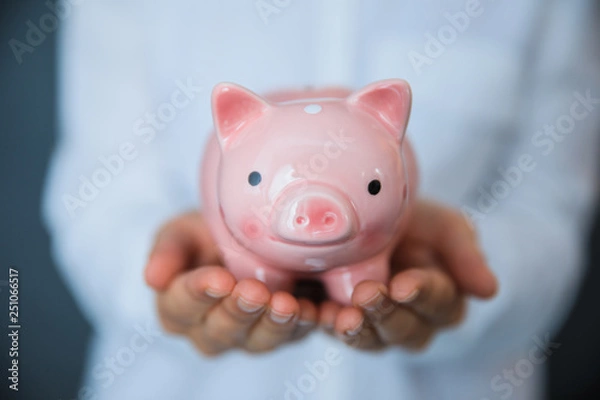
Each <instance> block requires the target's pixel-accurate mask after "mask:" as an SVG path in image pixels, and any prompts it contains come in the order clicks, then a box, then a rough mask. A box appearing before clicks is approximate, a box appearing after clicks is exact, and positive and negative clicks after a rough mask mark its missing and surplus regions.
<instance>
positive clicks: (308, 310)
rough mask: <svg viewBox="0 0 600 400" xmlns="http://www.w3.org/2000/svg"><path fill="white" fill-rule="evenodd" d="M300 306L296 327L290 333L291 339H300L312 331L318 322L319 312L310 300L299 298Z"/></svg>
mask: <svg viewBox="0 0 600 400" xmlns="http://www.w3.org/2000/svg"><path fill="white" fill-rule="evenodd" d="M298 305H299V306H300V316H299V317H298V321H296V328H295V329H294V332H293V333H292V340H298V339H302V338H303V337H304V336H306V335H307V334H308V333H309V332H310V331H312V330H313V329H314V328H315V326H316V325H317V322H318V317H319V313H318V310H317V306H316V305H315V303H313V302H312V301H310V300H308V299H305V298H300V299H298Z"/></svg>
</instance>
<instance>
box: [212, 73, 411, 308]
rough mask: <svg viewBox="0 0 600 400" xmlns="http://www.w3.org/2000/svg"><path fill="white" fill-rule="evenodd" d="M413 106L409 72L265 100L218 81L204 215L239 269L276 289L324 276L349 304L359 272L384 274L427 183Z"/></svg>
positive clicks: (229, 262)
mask: <svg viewBox="0 0 600 400" xmlns="http://www.w3.org/2000/svg"><path fill="white" fill-rule="evenodd" d="M410 107H411V91H410V87H409V85H408V84H407V83H406V82H405V81H403V80H399V79H390V80H384V81H379V82H376V83H372V84H370V85H368V86H366V87H365V88H363V89H362V90H359V91H357V92H354V93H353V92H351V91H349V90H346V89H343V88H325V89H306V90H297V91H287V92H277V93H273V94H271V95H267V96H264V97H261V96H259V95H257V94H255V93H253V92H251V91H249V90H247V89H245V88H243V87H241V86H238V85H235V84H231V83H221V84H218V85H217V86H216V87H215V88H214V90H213V93H212V113H213V119H214V125H215V131H214V134H213V135H212V136H211V139H210V141H209V142H208V144H207V147H206V153H205V157H204V161H203V165H202V173H201V179H202V183H201V186H202V198H203V212H204V214H205V218H206V221H207V223H208V226H209V229H210V230H211V232H212V234H213V236H214V238H215V240H216V242H217V244H218V247H219V249H220V251H221V253H222V257H223V261H224V263H225V265H226V267H227V268H229V269H230V270H231V272H232V273H233V275H234V276H235V277H236V278H237V279H238V280H239V279H243V278H256V279H258V280H261V281H263V282H264V283H265V284H266V285H267V287H268V288H269V289H270V290H271V291H276V290H286V291H291V290H293V287H294V283H295V282H296V281H297V280H298V279H317V280H321V281H322V282H323V284H324V287H325V289H326V291H327V293H328V296H329V297H330V298H331V299H333V300H335V301H337V302H339V303H342V304H350V303H351V295H352V292H353V289H354V287H355V285H356V284H358V283H359V282H360V281H363V280H367V279H369V280H377V281H381V282H384V283H385V282H386V281H387V280H388V277H389V273H390V267H389V259H390V256H391V253H392V251H393V249H394V247H395V245H396V244H397V243H398V241H399V240H400V239H401V235H402V233H403V231H404V230H405V228H406V226H407V222H408V218H409V217H410V213H411V206H412V203H413V199H414V196H415V193H416V189H417V168H416V162H415V158H414V155H413V152H412V149H411V146H410V145H409V143H408V141H407V139H405V138H404V133H405V130H406V125H407V122H408V118H409V114H410Z"/></svg>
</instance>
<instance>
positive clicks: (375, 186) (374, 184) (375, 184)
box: [369, 179, 381, 196]
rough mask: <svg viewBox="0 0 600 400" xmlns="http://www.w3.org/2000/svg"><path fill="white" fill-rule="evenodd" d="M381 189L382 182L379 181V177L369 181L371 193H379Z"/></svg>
mask: <svg viewBox="0 0 600 400" xmlns="http://www.w3.org/2000/svg"><path fill="white" fill-rule="evenodd" d="M380 190H381V182H379V181H378V180H377V179H373V180H372V181H371V182H369V193H371V194H372V195H373V196H375V195H376V194H377V193H379V191H380Z"/></svg>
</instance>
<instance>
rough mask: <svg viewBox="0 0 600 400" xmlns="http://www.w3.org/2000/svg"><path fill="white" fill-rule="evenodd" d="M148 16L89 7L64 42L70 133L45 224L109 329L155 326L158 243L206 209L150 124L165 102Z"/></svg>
mask: <svg viewBox="0 0 600 400" xmlns="http://www.w3.org/2000/svg"><path fill="white" fill-rule="evenodd" d="M148 9H149V7H139V4H138V3H137V2H121V1H110V2H109V1H107V2H86V3H82V4H79V5H77V7H73V8H72V12H73V14H72V15H71V16H70V17H69V18H67V19H66V20H65V21H64V26H63V27H62V31H61V33H60V47H59V71H60V72H59V73H60V75H59V77H58V78H59V79H58V81H59V96H58V102H59V132H60V134H59V138H58V142H57V146H56V148H55V151H54V155H53V158H52V162H51V165H50V168H49V175H48V177H47V182H46V187H45V195H44V205H43V215H44V219H45V221H46V225H47V227H48V229H49V231H50V234H51V238H52V249H53V253H54V255H55V258H56V259H57V261H58V265H59V269H60V271H61V272H62V274H63V276H64V277H65V279H66V281H67V283H68V284H69V286H70V288H71V289H72V292H73V293H74V295H75V297H76V299H77V300H78V302H79V304H80V305H81V306H82V309H83V311H84V314H85V315H86V316H87V318H88V319H89V321H90V322H91V323H92V324H93V325H94V326H95V327H96V328H97V329H99V330H102V329H108V327H111V328H114V327H115V326H119V325H118V324H125V325H126V327H131V326H133V325H134V324H135V323H139V322H141V323H146V322H148V321H153V320H154V319H155V316H154V314H155V313H154V296H153V293H152V291H151V290H150V289H149V288H148V287H146V285H145V283H144V280H143V268H144V265H145V261H146V257H147V255H148V252H149V249H150V247H151V245H152V242H153V236H154V234H155V232H156V231H157V229H158V228H159V227H160V225H161V224H162V223H163V222H164V221H165V220H167V219H168V218H169V217H171V216H173V215H175V214H177V213H179V212H182V211H183V210H187V209H189V208H191V207H194V206H195V205H196V201H197V198H196V196H195V194H194V193H192V192H191V190H192V188H189V187H188V186H186V185H181V184H180V181H179V180H178V179H177V177H178V176H179V175H178V174H177V173H176V172H175V170H176V166H175V163H174V162H172V157H171V156H172V154H173V149H171V148H170V147H169V146H171V144H170V143H169V141H168V140H166V138H167V137H168V135H167V134H166V133H162V132H161V135H154V133H157V131H156V128H154V127H153V125H152V123H151V122H148V121H150V120H149V119H148V115H149V114H148V113H154V112H156V109H157V108H156V107H157V105H158V104H160V103H159V102H158V100H159V99H158V97H160V96H161V95H157V94H156V90H155V87H156V85H155V84H154V83H153V80H152V74H151V73H152V71H150V70H149V68H151V67H150V64H151V63H149V62H147V60H148V57H150V56H151V49H150V46H149V40H148V35H147V33H148V32H147V27H146V26H147V23H146V22H147V21H150V20H151V18H149V16H148V15H147V14H148V13H149V11H148ZM167 100H169V99H168V98H167ZM163 101H164V99H163ZM178 101H182V100H181V98H180V99H178ZM105 110H110V112H106V111H105ZM170 129H171V130H175V129H177V124H176V122H174V123H172V124H170V125H169V126H167V127H166V128H165V130H164V131H168V130H170ZM199 155H200V153H199ZM184 186H185V187H186V188H185V189H182V187H184ZM108 321H110V324H109V323H107V322H108Z"/></svg>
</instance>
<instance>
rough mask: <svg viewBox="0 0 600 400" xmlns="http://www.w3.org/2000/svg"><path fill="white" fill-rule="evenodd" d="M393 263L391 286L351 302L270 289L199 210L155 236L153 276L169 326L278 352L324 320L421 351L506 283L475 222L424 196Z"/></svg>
mask: <svg viewBox="0 0 600 400" xmlns="http://www.w3.org/2000/svg"><path fill="white" fill-rule="evenodd" d="M390 268H391V270H392V278H391V280H390V282H389V284H388V285H384V284H382V283H379V282H375V281H363V282H361V283H359V284H358V285H357V286H356V288H355V290H354V293H353V296H352V303H353V306H349V307H343V306H340V305H339V304H336V303H334V302H332V301H325V302H323V303H321V304H315V303H314V302H313V301H311V300H309V299H306V298H296V297H294V296H293V295H292V294H289V293H286V292H275V293H271V292H270V291H269V290H268V289H267V287H266V286H265V285H264V284H263V283H262V282H260V281H258V280H255V279H244V280H241V281H239V282H238V281H236V279H235V278H234V277H233V275H232V274H231V273H230V272H229V271H228V270H227V269H225V268H224V267H223V266H222V263H221V260H220V259H219V255H218V252H217V249H216V245H215V243H214V241H213V239H212V237H211V235H210V233H209V231H208V227H207V226H206V224H205V222H204V221H203V218H202V215H201V214H200V213H197V212H192V213H187V214H184V215H181V216H179V217H177V218H175V219H173V220H172V221H170V222H168V223H167V224H166V225H165V226H164V227H163V228H162V229H161V230H160V232H159V233H158V234H157V237H156V242H155V245H154V248H153V250H152V252H151V255H150V257H149V260H148V264H147V266H146V269H145V278H146V282H147V283H148V284H149V285H150V286H151V287H152V288H153V289H154V290H155V291H156V293H157V309H158V314H159V316H160V320H161V322H162V324H163V327H164V328H165V329H166V330H167V331H168V332H171V333H174V334H179V335H184V336H186V337H187V338H188V339H189V340H191V341H192V343H194V345H195V346H196V348H197V349H198V350H199V351H200V352H201V353H203V354H204V355H207V356H212V355H217V354H220V353H223V352H225V351H228V350H231V349H243V350H246V351H248V352H252V353H260V352H266V351H270V350H273V349H275V348H277V347H279V346H281V345H284V344H286V343H289V342H292V341H295V340H298V339H301V338H303V337H304V336H306V335H307V334H308V333H309V332H310V331H312V330H313V329H315V328H317V327H321V328H323V329H325V331H327V332H329V333H330V334H332V335H335V336H337V337H339V338H340V340H342V341H344V342H345V343H347V344H348V345H350V346H353V347H355V348H358V349H363V350H380V349H383V348H386V347H388V346H400V347H403V348H405V349H408V350H415V351H416V350H423V349H425V348H426V347H427V345H428V344H429V343H430V342H431V339H432V338H433V337H434V336H435V334H436V333H437V332H439V331H440V330H442V329H444V328H448V327H451V326H455V325H456V324H458V323H460V321H461V320H462V319H463V317H464V314H465V304H466V297H467V296H475V297H479V298H490V297H492V296H494V295H495V293H496V291H497V288H498V284H497V281H496V278H495V277H494V275H493V274H492V272H491V271H490V269H489V267H488V266H487V264H486V261H485V258H484V256H483V254H482V252H481V250H480V248H479V245H478V242H477V235H476V233H475V231H474V230H473V229H472V226H471V224H470V223H469V222H468V221H467V220H466V219H465V218H464V217H463V215H462V214H461V213H459V212H457V211H455V210H453V209H450V208H447V207H445V206H443V205H440V204H437V203H433V202H430V201H425V200H419V201H417V203H416V207H415V212H414V214H413V216H412V217H411V222H410V227H409V229H408V231H407V234H406V235H405V237H404V238H403V239H402V242H401V243H399V244H398V246H397V248H396V250H395V252H394V255H393V256H392V258H391V260H390Z"/></svg>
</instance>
